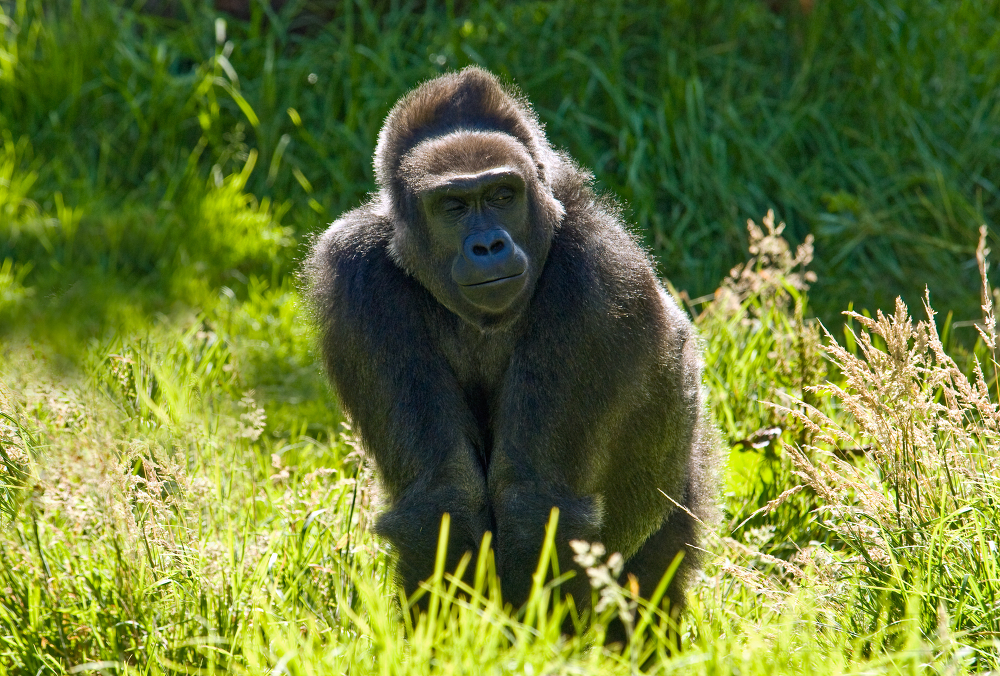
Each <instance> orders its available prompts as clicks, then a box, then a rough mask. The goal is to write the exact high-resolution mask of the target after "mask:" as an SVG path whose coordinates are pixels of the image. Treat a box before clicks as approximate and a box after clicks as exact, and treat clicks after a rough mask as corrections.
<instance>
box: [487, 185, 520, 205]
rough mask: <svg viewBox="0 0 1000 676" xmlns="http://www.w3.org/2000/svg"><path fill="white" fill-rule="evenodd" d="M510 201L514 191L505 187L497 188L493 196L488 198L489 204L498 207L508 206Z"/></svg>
mask: <svg viewBox="0 0 1000 676" xmlns="http://www.w3.org/2000/svg"><path fill="white" fill-rule="evenodd" d="M512 199H514V191H513V190H511V189H510V188H508V187H507V186H502V187H500V188H497V189H496V191H495V192H494V193H493V196H492V197H490V201H491V202H493V203H494V204H500V205H504V204H508V203H509V202H510V201H511V200H512Z"/></svg>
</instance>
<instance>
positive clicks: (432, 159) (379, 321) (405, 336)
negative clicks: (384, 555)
mask: <svg viewBox="0 0 1000 676" xmlns="http://www.w3.org/2000/svg"><path fill="white" fill-rule="evenodd" d="M375 171H376V176H377V179H378V185H379V191H378V193H377V194H376V195H375V196H374V198H373V199H372V200H371V201H370V202H368V203H367V204H365V205H363V206H361V207H359V208H357V209H355V210H354V211H351V212H348V213H347V214H345V215H344V216H342V217H341V218H340V219H339V220H337V221H336V222H335V223H334V224H333V225H331V226H330V228H329V229H328V230H327V231H326V232H325V233H324V234H323V235H322V236H321V237H320V238H319V239H318V240H317V241H316V242H315V247H314V249H313V251H312V253H311V256H310V258H309V259H308V261H307V263H306V266H305V274H306V278H307V280H308V283H309V289H310V295H311V300H312V303H313V308H314V312H315V314H316V318H317V321H318V323H319V326H320V329H321V336H322V353H323V359H324V362H325V366H326V369H327V372H328V373H329V375H330V377H331V378H332V380H333V382H334V384H335V386H336V389H337V391H338V393H339V395H340V399H341V402H342V405H343V408H344V410H345V411H346V413H347V414H348V415H349V417H350V419H351V420H352V422H353V424H354V429H355V430H356V431H357V432H358V433H359V435H360V439H361V441H362V444H363V446H364V448H365V449H366V451H367V453H368V454H369V455H370V457H371V458H372V459H373V460H374V461H375V465H376V466H377V469H378V473H379V476H380V479H381V482H382V485H383V486H384V489H385V493H386V495H387V498H388V505H387V509H386V511H385V512H384V513H383V514H382V515H381V517H380V519H379V520H378V523H377V526H376V532H377V533H378V534H379V535H381V536H383V537H385V538H387V539H388V541H389V542H390V543H391V545H392V547H393V549H394V550H395V552H396V554H397V556H398V563H397V574H398V576H399V578H400V581H401V583H402V584H403V587H404V589H405V590H406V591H407V592H408V593H409V592H412V591H414V590H415V589H416V587H417V585H418V583H419V582H420V581H421V580H423V579H425V578H427V577H429V576H430V574H431V572H432V570H433V565H434V554H435V548H436V542H437V538H438V532H439V525H440V522H441V516H442V514H443V513H444V512H448V513H449V514H450V515H451V539H450V542H449V550H448V551H449V564H450V565H454V563H455V562H457V560H458V559H459V558H460V557H461V556H462V555H463V554H464V553H465V552H466V551H471V552H476V551H478V547H479V544H480V541H481V539H482V537H483V534H484V533H485V532H486V531H491V532H492V534H493V539H492V543H493V551H494V555H495V560H496V566H497V573H498V576H499V578H500V583H501V589H502V592H503V595H504V598H505V600H508V601H510V602H512V603H514V604H515V606H516V605H518V604H520V603H521V602H523V601H524V600H525V599H526V597H527V594H528V592H529V590H530V585H531V574H532V572H533V570H534V568H535V565H536V562H537V558H538V554H539V552H540V548H541V543H542V540H543V537H544V530H545V524H546V522H547V519H548V517H549V512H550V510H551V509H552V507H554V506H556V507H559V509H560V517H559V527H558V534H557V543H556V544H557V552H558V554H559V561H560V563H561V565H562V566H563V568H564V569H565V568H566V567H567V566H568V565H571V564H572V554H571V550H570V549H569V547H568V542H569V541H570V540H572V539H582V540H588V541H600V542H602V543H604V545H605V546H606V547H607V549H608V551H617V552H621V554H622V555H623V556H624V557H625V559H626V564H625V572H626V573H632V574H634V575H635V576H636V577H637V578H638V580H639V583H640V589H641V590H644V591H645V592H646V593H650V592H651V591H652V590H653V589H654V588H655V587H656V585H657V583H658V582H659V580H660V578H661V576H662V574H663V573H664V571H665V570H666V568H667V567H668V566H669V565H670V563H671V562H672V561H673V559H674V556H675V555H676V554H677V553H678V552H680V551H684V552H685V554H686V556H685V558H684V565H683V566H682V570H681V575H679V576H678V577H677V579H676V580H675V582H674V583H673V584H672V586H671V588H670V589H669V591H668V594H669V597H670V599H671V601H672V602H673V603H674V604H675V605H680V604H682V603H683V591H684V578H685V577H686V575H685V574H686V573H687V572H689V571H690V570H691V567H692V565H693V563H694V561H695V560H696V558H697V557H696V556H695V550H694V549H692V545H696V544H697V540H698V534H697V532H698V524H697V519H696V517H703V516H704V515H706V514H707V513H708V512H710V504H711V502H712V499H713V495H712V492H713V482H712V480H711V478H710V474H711V468H710V465H711V464H712V463H711V461H710V455H711V453H710V446H711V442H710V438H711V430H710V428H709V426H708V425H707V424H706V422H705V420H704V413H703V411H702V399H701V366H700V356H699V348H698V342H697V339H696V336H695V334H694V331H693V329H692V326H691V323H690V321H689V320H688V318H687V316H686V315H685V314H684V312H682V311H681V310H680V309H678V307H677V305H676V304H675V303H674V302H673V300H672V299H671V298H670V296H669V295H668V294H667V293H666V292H665V291H664V290H663V287H662V286H661V285H660V283H659V282H658V281H657V277H656V275H655V273H654V271H653V269H652V267H651V265H650V261H649V259H648V257H647V255H646V254H645V253H644V251H643V250H642V249H641V248H640V247H639V246H638V245H637V244H636V243H635V241H633V239H632V237H631V236H630V235H629V234H628V232H626V230H625V228H624V227H623V225H622V221H621V216H620V214H619V212H618V209H617V208H616V207H615V206H614V205H612V204H610V203H609V202H608V201H605V200H603V199H601V198H600V197H598V196H597V195H595V193H594V191H593V189H592V188H591V182H592V178H593V177H592V175H591V174H590V173H589V172H587V171H585V170H583V169H581V168H580V167H579V166H578V165H576V164H575V163H574V162H573V161H572V160H571V159H570V158H569V157H568V156H567V155H565V154H563V153H560V152H557V151H554V150H553V149H552V147H551V146H550V145H549V142H548V140H547V139H546V137H545V134H544V133H543V131H542V127H541V125H540V124H539V122H538V120H537V118H536V116H535V114H534V112H533V110H532V109H531V107H530V105H529V104H528V103H527V102H526V101H525V100H524V99H523V98H521V97H520V96H519V95H518V94H516V93H513V92H511V91H510V90H508V89H507V88H505V87H504V86H502V85H501V84H500V83H499V82H498V80H497V79H496V78H495V77H494V76H493V75H491V74H490V73H488V72H486V71H484V70H482V69H479V68H466V69H465V70H463V71H461V72H457V73H450V74H447V75H443V76H441V77H438V78H436V79H434V80H431V81H429V82H426V83H424V84H423V85H421V86H419V87H417V88H416V89H415V90H413V91H411V92H410V93H409V94H407V95H406V96H404V97H403V98H402V99H401V100H400V101H399V102H398V103H397V104H396V106H395V107H394V108H393V109H392V111H391V112H390V113H389V116H388V118H387V119H386V121H385V125H384V126H383V127H382V132H381V133H380V134H379V139H378V147H377V149H376V150H375ZM574 585H575V586H574ZM567 586H568V587H569V591H571V592H572V593H574V596H576V599H577V602H578V603H583V604H586V603H587V602H588V601H589V598H590V593H589V591H588V587H587V583H586V576H585V575H577V576H576V578H575V581H574V582H571V583H569V584H568V585H567ZM574 590H575V591H574Z"/></svg>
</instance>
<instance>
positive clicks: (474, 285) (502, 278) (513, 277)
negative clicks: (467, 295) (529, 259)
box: [460, 272, 524, 289]
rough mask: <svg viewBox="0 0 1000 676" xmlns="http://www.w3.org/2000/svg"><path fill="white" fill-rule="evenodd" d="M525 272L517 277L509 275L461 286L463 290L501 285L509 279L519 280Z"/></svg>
mask: <svg viewBox="0 0 1000 676" xmlns="http://www.w3.org/2000/svg"><path fill="white" fill-rule="evenodd" d="M523 274H524V272H519V273H517V274H516V275H507V276H506V277H497V278H495V279H487V280H486V281H485V282H476V283H475V284H461V285H460V286H462V287H463V288H466V289H471V288H474V287H482V286H489V285H491V284H499V283H500V282H506V281H507V280H509V279H517V278H518V277H520V276H522V275H523Z"/></svg>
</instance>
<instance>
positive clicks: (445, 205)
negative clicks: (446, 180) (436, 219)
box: [441, 197, 465, 216]
mask: <svg viewBox="0 0 1000 676" xmlns="http://www.w3.org/2000/svg"><path fill="white" fill-rule="evenodd" d="M441 209H442V210H443V211H444V212H445V213H446V214H451V215H452V216H456V215H458V214H460V213H462V212H463V211H465V202H463V201H462V200H460V199H457V198H455V197H450V198H448V199H446V200H444V201H442V202H441Z"/></svg>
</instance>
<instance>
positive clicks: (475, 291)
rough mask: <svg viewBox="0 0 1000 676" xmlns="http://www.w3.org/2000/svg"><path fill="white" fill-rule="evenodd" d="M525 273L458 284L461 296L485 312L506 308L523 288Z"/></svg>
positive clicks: (499, 310) (525, 278)
mask: <svg viewBox="0 0 1000 676" xmlns="http://www.w3.org/2000/svg"><path fill="white" fill-rule="evenodd" d="M527 277H528V276H527V275H526V274H524V272H519V273H517V274H516V275H511V276H509V277H501V278H500V279H490V280H487V281H485V282H479V283H478V284H466V285H462V286H459V290H460V291H461V292H462V296H464V297H465V299H466V300H467V301H469V302H470V303H472V304H473V305H475V306H476V307H478V308H480V309H482V310H486V311H487V312H501V311H503V310H506V309H507V308H508V307H509V306H510V304H511V303H512V302H513V301H514V299H515V298H517V296H518V294H519V293H521V291H522V290H523V289H524V286H525V282H526V281H527Z"/></svg>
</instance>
